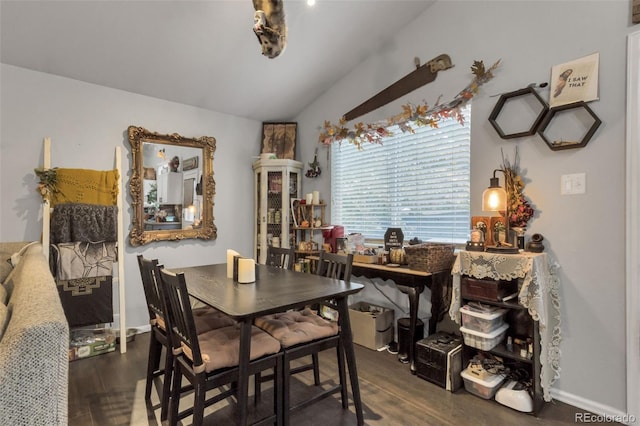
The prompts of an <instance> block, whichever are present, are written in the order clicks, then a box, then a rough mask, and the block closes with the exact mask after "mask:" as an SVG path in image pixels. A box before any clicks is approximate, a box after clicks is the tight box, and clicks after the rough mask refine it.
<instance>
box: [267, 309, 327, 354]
mask: <svg viewBox="0 0 640 426" xmlns="http://www.w3.org/2000/svg"><path fill="white" fill-rule="evenodd" d="M255 325H256V326H257V327H260V328H261V329H263V330H264V331H266V332H267V333H269V334H270V335H272V336H273V337H275V338H276V339H278V341H279V342H280V344H282V346H283V347H285V348H288V347H290V346H294V345H297V344H300V343H305V342H310V341H312V340H316V339H321V338H324V337H329V336H335V335H336V334H338V330H339V328H338V324H337V323H336V322H334V321H328V320H326V319H324V318H322V317H320V316H319V315H317V314H315V313H314V312H313V311H311V310H310V309H308V308H307V309H305V310H303V311H289V312H284V313H278V314H272V315H265V316H263V317H260V318H257V319H256V320H255Z"/></svg>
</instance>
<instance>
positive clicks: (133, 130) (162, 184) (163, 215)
mask: <svg viewBox="0 0 640 426" xmlns="http://www.w3.org/2000/svg"><path fill="white" fill-rule="evenodd" d="M129 142H130V143H131V147H132V157H133V160H134V161H133V170H132V174H131V181H130V192H131V198H132V205H133V208H134V220H133V227H132V230H131V232H130V242H131V244H132V245H140V244H146V243H149V242H151V241H161V240H181V239H185V238H202V239H211V238H215V237H216V228H215V226H214V225H213V194H214V193H215V188H214V181H213V152H214V150H215V139H214V138H211V137H201V138H197V139H189V138H184V137H182V136H180V135H178V134H175V133H174V134H171V135H160V134H157V133H152V132H149V131H148V130H146V129H143V128H141V127H134V126H131V127H129Z"/></svg>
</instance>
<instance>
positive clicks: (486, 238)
mask: <svg viewBox="0 0 640 426" xmlns="http://www.w3.org/2000/svg"><path fill="white" fill-rule="evenodd" d="M490 226H491V218H490V217H489V216H472V217H471V229H479V230H480V231H481V232H482V241H483V242H484V243H485V244H489V245H491V244H492V241H491V230H490V229H489V228H490Z"/></svg>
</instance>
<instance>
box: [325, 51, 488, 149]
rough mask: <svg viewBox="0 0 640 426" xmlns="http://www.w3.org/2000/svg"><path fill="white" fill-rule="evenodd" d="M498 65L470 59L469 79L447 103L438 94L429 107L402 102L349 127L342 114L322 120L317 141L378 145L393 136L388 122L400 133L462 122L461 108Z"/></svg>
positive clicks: (425, 104)
mask: <svg viewBox="0 0 640 426" xmlns="http://www.w3.org/2000/svg"><path fill="white" fill-rule="evenodd" d="M499 65H500V60H497V61H496V62H495V63H494V64H493V65H491V67H489V68H488V69H487V68H485V66H484V62H483V61H473V65H472V66H471V72H472V73H473V75H474V78H473V80H472V81H471V83H469V84H468V85H467V86H466V87H465V88H464V89H462V90H461V91H460V92H459V93H458V94H457V95H456V96H455V97H454V98H453V99H452V100H451V101H449V102H447V103H440V98H438V100H437V101H436V103H435V105H434V106H433V107H429V105H428V104H427V103H426V102H425V103H423V104H418V105H413V104H410V103H409V104H405V105H403V106H402V112H401V113H399V114H397V115H394V116H393V117H390V118H388V119H386V120H382V121H378V122H375V123H369V124H364V123H362V122H360V123H357V124H355V125H354V127H353V129H349V128H348V127H346V126H345V125H346V123H347V120H346V119H345V118H344V117H343V118H341V119H340V121H339V122H338V124H332V123H331V122H329V121H325V122H324V131H323V132H322V133H321V134H320V137H319V142H320V143H322V144H324V145H330V144H332V143H334V142H338V143H342V141H347V142H348V143H351V144H354V145H356V146H357V147H358V149H362V146H363V144H365V143H373V144H380V145H382V140H383V138H384V137H388V136H393V133H392V132H391V131H390V130H389V127H391V126H398V128H399V129H400V130H401V131H402V132H403V133H406V132H409V133H414V132H415V130H414V127H423V126H431V127H433V128H437V127H438V123H439V122H440V121H441V120H443V119H446V118H455V119H456V120H458V122H459V123H460V124H461V125H464V117H463V115H462V112H461V110H462V108H463V107H464V106H465V105H466V104H467V103H468V102H469V101H470V100H471V99H473V97H474V96H475V95H476V94H477V93H478V91H479V89H480V86H482V85H483V84H484V83H486V82H488V81H489V80H491V79H492V78H493V77H494V76H493V72H494V71H495V70H496V68H498V66H499Z"/></svg>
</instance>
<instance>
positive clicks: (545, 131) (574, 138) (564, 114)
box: [538, 102, 602, 151]
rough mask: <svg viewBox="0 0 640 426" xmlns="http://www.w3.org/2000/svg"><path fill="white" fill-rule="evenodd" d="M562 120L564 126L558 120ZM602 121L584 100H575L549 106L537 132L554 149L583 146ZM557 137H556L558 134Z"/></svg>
mask: <svg viewBox="0 0 640 426" xmlns="http://www.w3.org/2000/svg"><path fill="white" fill-rule="evenodd" d="M561 119H562V120H563V122H564V128H561V129H556V128H557V127H560V126H562V124H563V123H560V122H559V120H561ZM601 123H602V121H601V120H600V118H598V116H597V115H596V114H595V113H594V112H593V111H592V110H591V108H589V106H588V105H587V104H586V102H575V103H572V104H567V105H561V106H559V107H555V108H551V109H550V110H549V112H548V113H547V115H546V116H545V117H544V120H543V121H542V123H541V124H540V127H539V128H538V134H539V135H540V136H541V137H542V139H544V141H545V142H546V144H547V145H548V146H549V148H551V149H552V150H554V151H559V150H563V149H572V148H582V147H584V146H585V145H586V144H587V143H588V142H589V140H590V139H591V137H592V136H593V134H594V133H595V132H596V130H597V129H598V127H600V124H601ZM560 134H562V136H559V139H556V138H557V137H558V135H560Z"/></svg>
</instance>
